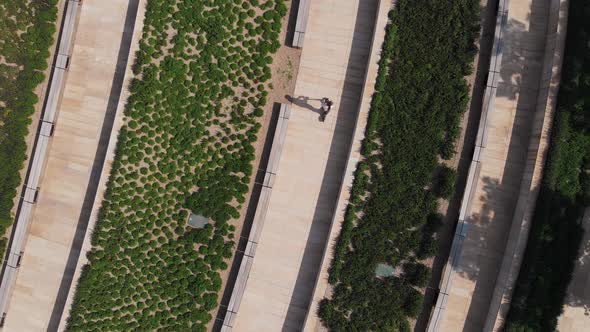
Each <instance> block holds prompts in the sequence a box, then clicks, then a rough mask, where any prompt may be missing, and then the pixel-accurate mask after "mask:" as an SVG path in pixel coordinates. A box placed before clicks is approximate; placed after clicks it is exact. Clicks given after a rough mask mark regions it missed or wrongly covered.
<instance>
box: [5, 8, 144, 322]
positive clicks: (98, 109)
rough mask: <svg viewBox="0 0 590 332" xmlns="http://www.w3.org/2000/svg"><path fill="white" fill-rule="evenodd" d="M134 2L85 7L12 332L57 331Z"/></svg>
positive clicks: (10, 318)
mask: <svg viewBox="0 0 590 332" xmlns="http://www.w3.org/2000/svg"><path fill="white" fill-rule="evenodd" d="M134 3H135V6H136V5H137V1H127V0H110V1H101V0H86V1H84V3H83V4H82V7H81V8H82V9H81V13H80V19H79V25H78V28H77V34H76V40H75V44H74V51H73V54H72V57H71V62H70V66H69V73H68V76H67V80H66V86H65V90H64V93H63V96H62V99H61V105H60V107H59V115H58V120H57V123H56V126H55V129H54V136H53V138H52V142H51V145H50V147H49V157H48V159H47V164H46V166H45V170H44V175H43V176H42V179H41V182H40V188H41V189H40V192H39V196H38V201H37V204H36V206H35V208H34V212H33V217H32V223H31V227H30V232H29V234H28V239H27V242H26V245H25V249H24V255H23V258H22V262H21V266H20V268H19V272H18V276H17V280H16V285H15V288H14V291H13V293H12V297H11V300H10V302H9V305H8V312H7V316H6V322H5V326H4V330H5V331H47V330H50V331H53V330H56V329H57V324H58V323H59V319H60V317H61V310H63V305H64V302H65V296H66V295H67V291H68V290H69V285H70V283H71V278H72V274H73V268H74V266H75V265H76V262H77V259H78V254H79V252H78V250H79V245H80V244H81V240H82V238H83V237H84V232H85V230H86V223H87V220H88V214H89V211H90V208H91V207H92V204H91V203H92V201H93V199H94V193H95V190H96V182H97V181H98V178H99V177H98V176H97V174H100V167H98V166H101V165H102V160H101V159H102V158H104V152H105V151H104V150H105V148H106V144H107V143H108V136H109V134H110V124H109V121H112V115H113V114H114V108H115V107H116V106H117V102H118V99H119V94H120V91H121V83H122V82H121V80H122V78H121V76H122V73H123V72H124V70H125V67H126V61H127V55H128V54H127V52H126V50H128V47H129V45H126V44H125V43H124V42H123V41H125V40H126V38H123V37H124V36H125V35H126V34H125V35H124V33H123V32H124V29H125V28H126V25H129V24H131V25H132V24H133V23H134V20H130V19H129V14H130V12H128V8H133V4H134ZM133 10H134V9H133ZM133 17H134V16H133ZM129 21H130V22H129ZM103 125H104V128H103Z"/></svg>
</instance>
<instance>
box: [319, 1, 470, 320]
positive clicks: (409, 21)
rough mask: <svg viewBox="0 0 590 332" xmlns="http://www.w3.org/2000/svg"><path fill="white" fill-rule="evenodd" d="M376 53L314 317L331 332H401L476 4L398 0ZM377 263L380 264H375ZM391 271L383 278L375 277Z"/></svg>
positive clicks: (453, 124) (440, 192)
mask: <svg viewBox="0 0 590 332" xmlns="http://www.w3.org/2000/svg"><path fill="white" fill-rule="evenodd" d="M390 19H391V22H390V24H389V25H388V27H387V34H386V38H385V42H384V44H383V49H382V53H381V60H380V67H379V73H378V79H377V83H376V93H375V95H374V96H373V100H372V104H371V110H370V113H369V121H368V125H367V128H366V139H365V140H364V142H363V150H362V154H363V156H364V160H363V161H361V162H360V163H359V165H358V167H357V170H356V172H355V180H354V183H353V187H352V189H351V197H350V204H349V205H348V207H347V211H346V215H345V220H344V222H343V225H342V230H341V234H340V237H339V239H338V242H337V244H336V247H335V254H334V260H333V262H332V268H331V271H330V278H329V281H330V283H331V284H332V285H333V286H334V292H333V296H332V298H331V299H324V300H323V301H322V303H321V305H320V310H319V315H320V318H321V319H322V321H323V323H324V324H325V325H326V326H327V327H328V328H329V329H331V330H359V331H369V330H384V329H390V330H403V331H406V330H408V331H409V330H410V323H409V321H408V318H410V317H416V316H417V314H418V313H419V311H420V309H421V305H422V294H421V292H422V289H421V288H422V287H424V286H425V285H426V283H427V281H428V278H429V275H430V268H429V267H428V266H427V265H426V264H425V262H424V260H425V259H426V258H428V257H431V256H432V255H434V254H435V251H436V248H437V245H436V240H435V235H434V233H435V231H436V228H437V225H438V224H439V223H440V218H441V217H440V215H438V214H437V202H436V199H437V197H445V198H448V196H449V195H450V193H452V192H453V190H452V186H453V185H454V178H455V173H454V171H453V170H450V169H448V168H445V167H443V166H441V165H439V158H438V157H439V155H440V156H441V157H443V158H444V159H448V158H450V157H452V155H453V154H454V142H455V140H456V139H457V136H458V134H459V120H460V118H461V114H462V113H463V112H464V110H465V109H466V104H467V100H468V87H467V84H466V82H465V80H464V78H463V77H464V76H466V75H468V74H469V73H470V72H471V70H472V66H471V64H472V61H473V57H474V55H475V53H476V48H475V46H474V41H475V39H476V37H477V34H478V31H479V26H478V22H479V2H478V1H474V0H462V1H440V0H439V1H430V0H420V1H409V0H400V1H398V3H397V6H396V8H395V9H394V10H392V11H391V13H390ZM383 264H385V265H383ZM384 266H385V267H387V266H391V267H394V268H395V269H393V275H389V276H377V275H376V270H377V268H378V267H380V269H379V271H380V274H382V273H383V271H386V272H387V270H388V269H383V267H384Z"/></svg>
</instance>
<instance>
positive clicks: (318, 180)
mask: <svg viewBox="0 0 590 332" xmlns="http://www.w3.org/2000/svg"><path fill="white" fill-rule="evenodd" d="M377 3H378V1H377V0H370V1H367V0H354V1H345V2H342V1H336V0H314V1H311V2H310V9H309V17H308V23H307V28H306V33H305V47H304V48H303V52H302V56H301V65H300V69H299V73H298V78H297V85H296V88H295V95H294V96H293V97H294V98H296V100H295V101H294V103H293V106H292V110H291V115H290V118H289V127H288V130H287V135H286V139H285V144H284V147H283V151H282V155H281V159H280V162H279V167H278V170H277V176H276V178H275V183H274V186H273V189H272V194H271V196H270V201H269V208H268V212H267V214H266V220H265V222H264V228H263V229H262V231H261V236H260V241H259V243H258V246H257V250H256V256H255V258H254V262H253V265H252V268H251V272H250V276H249V279H248V281H247V284H246V289H245V291H244V295H243V297H242V302H241V305H240V309H239V312H238V313H237V317H236V318H235V321H234V326H233V329H234V330H235V331H280V330H283V331H299V330H301V329H302V327H303V323H304V319H305V316H306V312H307V309H308V306H309V303H310V299H311V296H312V291H313V287H314V284H315V279H316V276H317V273H318V270H319V267H320V263H321V258H322V253H323V248H324V243H325V242H324V241H325V240H326V237H327V234H328V230H329V226H330V222H331V220H332V214H333V211H334V207H335V204H336V200H337V197H338V194H339V188H340V183H341V180H342V175H343V172H344V168H345V166H346V160H347V156H348V151H349V147H350V140H351V137H352V134H353V130H354V123H355V120H356V116H357V112H358V108H359V103H360V100H361V92H362V87H363V83H364V79H365V75H364V73H365V70H366V65H367V60H368V56H369V51H370V46H371V40H372V34H373V25H374V20H375V14H376V11H377ZM297 97H306V98H309V99H307V100H305V101H304V99H299V100H297ZM322 97H328V98H330V99H332V100H333V101H334V103H335V104H334V106H333V108H332V111H331V112H330V114H329V115H328V116H327V118H326V120H325V122H320V121H319V107H320V102H319V99H320V98H322ZM262 308H264V310H262Z"/></svg>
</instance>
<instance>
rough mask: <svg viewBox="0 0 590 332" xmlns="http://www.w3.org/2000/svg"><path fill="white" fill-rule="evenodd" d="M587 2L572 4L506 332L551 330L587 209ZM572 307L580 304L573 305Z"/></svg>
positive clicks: (589, 26)
mask: <svg viewBox="0 0 590 332" xmlns="http://www.w3.org/2000/svg"><path fill="white" fill-rule="evenodd" d="M588 17H590V3H588V2H587V1H583V0H572V1H570V8H569V18H568V27H567V40H566V48H565V57H564V61H563V71H562V82H561V87H560V89H559V95H558V98H557V109H556V114H555V123H554V125H553V132H552V137H551V143H550V144H551V145H550V150H549V154H548V158H547V163H546V167H545V174H544V176H543V181H542V183H541V188H540V192H539V197H538V199H537V205H536V208H535V212H534V217H533V220H532V227H531V232H530V235H529V240H528V243H527V248H526V252H525V256H524V258H523V263H522V266H521V269H520V274H519V276H518V280H517V283H516V288H515V291H514V295H513V298H512V303H511V306H510V311H509V313H508V317H507V326H506V330H507V331H515V332H516V331H554V330H555V329H556V326H557V319H558V317H559V315H560V314H561V312H562V308H563V305H564V301H565V295H566V291H567V287H568V284H569V282H570V280H571V278H572V272H573V269H574V266H575V262H576V258H577V256H578V250H579V247H580V242H581V239H582V236H583V233H584V230H583V228H582V227H581V220H582V217H583V215H584V209H585V208H586V207H588V206H589V205H590V112H589V111H588V108H587V106H588V107H590V21H589V20H588ZM571 305H573V306H576V305H578V304H575V303H572V304H571Z"/></svg>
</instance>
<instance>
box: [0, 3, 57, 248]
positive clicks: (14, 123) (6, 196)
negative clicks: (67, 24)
mask: <svg viewBox="0 0 590 332" xmlns="http://www.w3.org/2000/svg"><path fill="white" fill-rule="evenodd" d="M56 19H57V0H39V1H14V0H0V256H1V257H3V256H4V251H5V250H6V244H7V242H8V240H7V238H6V237H5V236H4V235H5V233H6V229H7V228H8V227H9V226H10V225H12V223H13V219H14V216H13V215H12V213H11V211H12V209H13V207H14V197H15V195H16V189H17V187H18V186H19V184H21V180H22V179H21V177H20V170H21V169H22V167H23V164H24V161H25V159H26V150H27V145H26V142H25V137H26V135H27V133H28V128H29V125H30V124H31V115H32V114H33V113H34V112H35V105H36V104H37V102H38V101H39V98H38V97H37V95H36V94H35V88H36V87H37V86H38V85H39V84H40V83H41V82H43V80H44V79H45V75H44V71H45V70H46V69H47V58H48V57H49V47H50V46H51V45H52V44H53V35H54V33H55V21H56Z"/></svg>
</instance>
